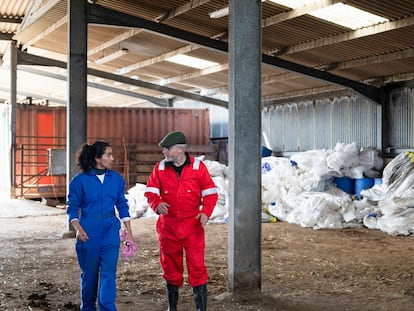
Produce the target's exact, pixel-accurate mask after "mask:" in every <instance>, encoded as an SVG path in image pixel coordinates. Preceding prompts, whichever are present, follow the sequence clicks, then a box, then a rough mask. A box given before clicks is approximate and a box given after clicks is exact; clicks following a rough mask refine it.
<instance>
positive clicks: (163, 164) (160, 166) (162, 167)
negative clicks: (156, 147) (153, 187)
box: [158, 160, 165, 171]
mask: <svg viewBox="0 0 414 311" xmlns="http://www.w3.org/2000/svg"><path fill="white" fill-rule="evenodd" d="M158 170H160V171H163V170H165V160H162V161H161V162H160V165H159V166H158Z"/></svg>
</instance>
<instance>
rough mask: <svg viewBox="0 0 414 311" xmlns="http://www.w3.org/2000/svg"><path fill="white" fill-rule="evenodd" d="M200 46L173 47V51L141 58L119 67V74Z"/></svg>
mask: <svg viewBox="0 0 414 311" xmlns="http://www.w3.org/2000/svg"><path fill="white" fill-rule="evenodd" d="M199 48H200V46H194V45H186V46H183V47H181V48H178V49H175V50H173V51H169V52H167V53H164V54H161V55H157V56H155V57H152V58H147V59H146V60H143V61H141V62H138V63H135V64H132V65H129V66H125V67H122V68H120V69H119V72H120V73H121V74H124V73H127V72H131V71H133V70H137V69H140V68H143V67H146V66H149V65H154V64H156V63H159V62H162V61H165V60H166V59H167V58H169V57H172V56H175V55H178V54H185V53H189V52H192V51H195V50H197V49H199Z"/></svg>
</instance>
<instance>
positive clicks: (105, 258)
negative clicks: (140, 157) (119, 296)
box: [67, 170, 130, 311]
mask: <svg viewBox="0 0 414 311" xmlns="http://www.w3.org/2000/svg"><path fill="white" fill-rule="evenodd" d="M124 193H125V182H124V180H123V178H122V176H121V175H120V174H119V173H117V172H115V171H112V170H107V171H106V173H105V178H104V181H103V183H102V182H101V181H100V180H99V178H98V177H97V176H96V175H95V173H94V171H93V170H90V171H89V172H87V173H79V174H77V175H76V176H75V177H74V178H73V179H72V181H71V183H70V185H69V194H68V201H67V214H68V216H69V221H72V220H73V219H79V223H80V225H81V226H82V227H83V229H84V230H85V232H86V233H87V235H88V237H89V239H88V240H87V241H85V242H82V241H79V240H76V253H77V256H78V262H79V266H80V269H81V275H80V287H81V311H96V300H97V299H98V307H99V310H101V311H115V310H116V306H115V298H116V269H117V262H118V256H119V247H120V237H119V230H120V228H121V223H120V221H119V219H118V218H117V217H116V215H115V207H116V209H117V210H118V213H119V217H120V218H121V219H125V218H126V219H129V217H130V215H129V208H128V203H127V200H126V198H125V194H124Z"/></svg>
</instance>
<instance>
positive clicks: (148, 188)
mask: <svg viewBox="0 0 414 311" xmlns="http://www.w3.org/2000/svg"><path fill="white" fill-rule="evenodd" d="M145 192H151V193H154V194H156V195H160V189H158V188H155V187H147V188H145Z"/></svg>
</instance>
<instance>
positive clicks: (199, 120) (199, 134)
mask: <svg viewBox="0 0 414 311" xmlns="http://www.w3.org/2000/svg"><path fill="white" fill-rule="evenodd" d="M173 130H178V131H182V132H184V133H185V134H186V137H187V140H188V144H192V145H208V144H209V143H210V124H209V110H208V109H176V108H163V109H160V108H97V107H93V108H88V139H89V140H94V139H107V140H116V139H122V138H124V139H125V140H126V142H130V143H148V144H155V143H158V142H159V141H160V139H161V138H162V137H163V136H164V135H165V134H167V133H168V132H170V131H173Z"/></svg>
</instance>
